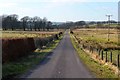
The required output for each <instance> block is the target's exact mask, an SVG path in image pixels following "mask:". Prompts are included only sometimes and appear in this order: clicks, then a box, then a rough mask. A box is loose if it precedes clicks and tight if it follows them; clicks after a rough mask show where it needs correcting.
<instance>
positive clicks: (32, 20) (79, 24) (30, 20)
mask: <svg viewBox="0 0 120 80" xmlns="http://www.w3.org/2000/svg"><path fill="white" fill-rule="evenodd" d="M18 17H19V16H18V15H17V14H12V15H2V29H3V30H17V29H20V30H21V29H22V30H24V31H26V30H29V31H33V30H35V31H41V30H42V31H45V30H47V31H49V30H51V29H55V28H56V29H61V28H62V29H69V28H89V27H90V26H89V25H94V24H96V26H97V27H101V28H102V27H103V26H104V25H103V24H107V23H108V21H89V22H87V21H76V22H72V21H67V22H63V23H62V24H54V23H53V22H51V21H48V20H47V18H46V17H44V18H43V19H42V18H40V17H38V16H35V17H29V16H24V17H22V18H21V19H20V20H18ZM110 23H113V24H117V22H116V21H112V20H111V21H110ZM104 27H105V26H104Z"/></svg>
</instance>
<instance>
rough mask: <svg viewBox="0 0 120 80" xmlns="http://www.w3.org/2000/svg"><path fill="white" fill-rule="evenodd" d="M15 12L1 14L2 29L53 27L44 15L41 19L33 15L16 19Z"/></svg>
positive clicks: (42, 28)
mask: <svg viewBox="0 0 120 80" xmlns="http://www.w3.org/2000/svg"><path fill="white" fill-rule="evenodd" d="M18 17H19V16H18V15H17V14H12V15H2V29H3V30H17V29H23V30H24V31H26V30H30V31H32V30H35V31H37V30H38V31H40V30H44V31H45V30H48V31H49V30H50V29H53V28H55V27H54V26H55V25H53V24H52V22H51V21H48V20H47V18H46V17H44V18H43V19H42V18H40V17H38V16H35V17H29V16H24V17H22V18H21V19H20V20H18Z"/></svg>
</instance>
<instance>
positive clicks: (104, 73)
mask: <svg viewBox="0 0 120 80" xmlns="http://www.w3.org/2000/svg"><path fill="white" fill-rule="evenodd" d="M71 41H72V44H73V46H74V48H75V49H76V51H77V52H78V54H79V57H80V59H81V60H82V61H83V63H84V64H85V65H86V66H87V67H88V68H89V69H90V71H91V72H92V73H93V74H94V75H95V76H96V77H97V78H117V75H115V74H114V72H113V71H112V70H111V69H110V68H108V66H106V65H102V64H99V63H98V62H96V61H94V60H93V59H92V58H91V57H90V56H89V55H88V54H86V53H85V52H84V51H83V50H82V49H80V48H79V46H78V43H77V42H76V40H75V39H74V38H73V36H72V35H71Z"/></svg>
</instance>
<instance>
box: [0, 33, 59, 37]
mask: <svg viewBox="0 0 120 80" xmlns="http://www.w3.org/2000/svg"><path fill="white" fill-rule="evenodd" d="M57 33H59V32H56V31H54V32H33V31H32V32H30V31H2V36H1V37H2V38H35V37H36V38H37V37H39V38H43V37H49V36H52V35H54V34H57Z"/></svg>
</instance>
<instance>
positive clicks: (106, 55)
mask: <svg viewBox="0 0 120 80" xmlns="http://www.w3.org/2000/svg"><path fill="white" fill-rule="evenodd" d="M105 57H106V59H105V62H107V51H106V56H105Z"/></svg>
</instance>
